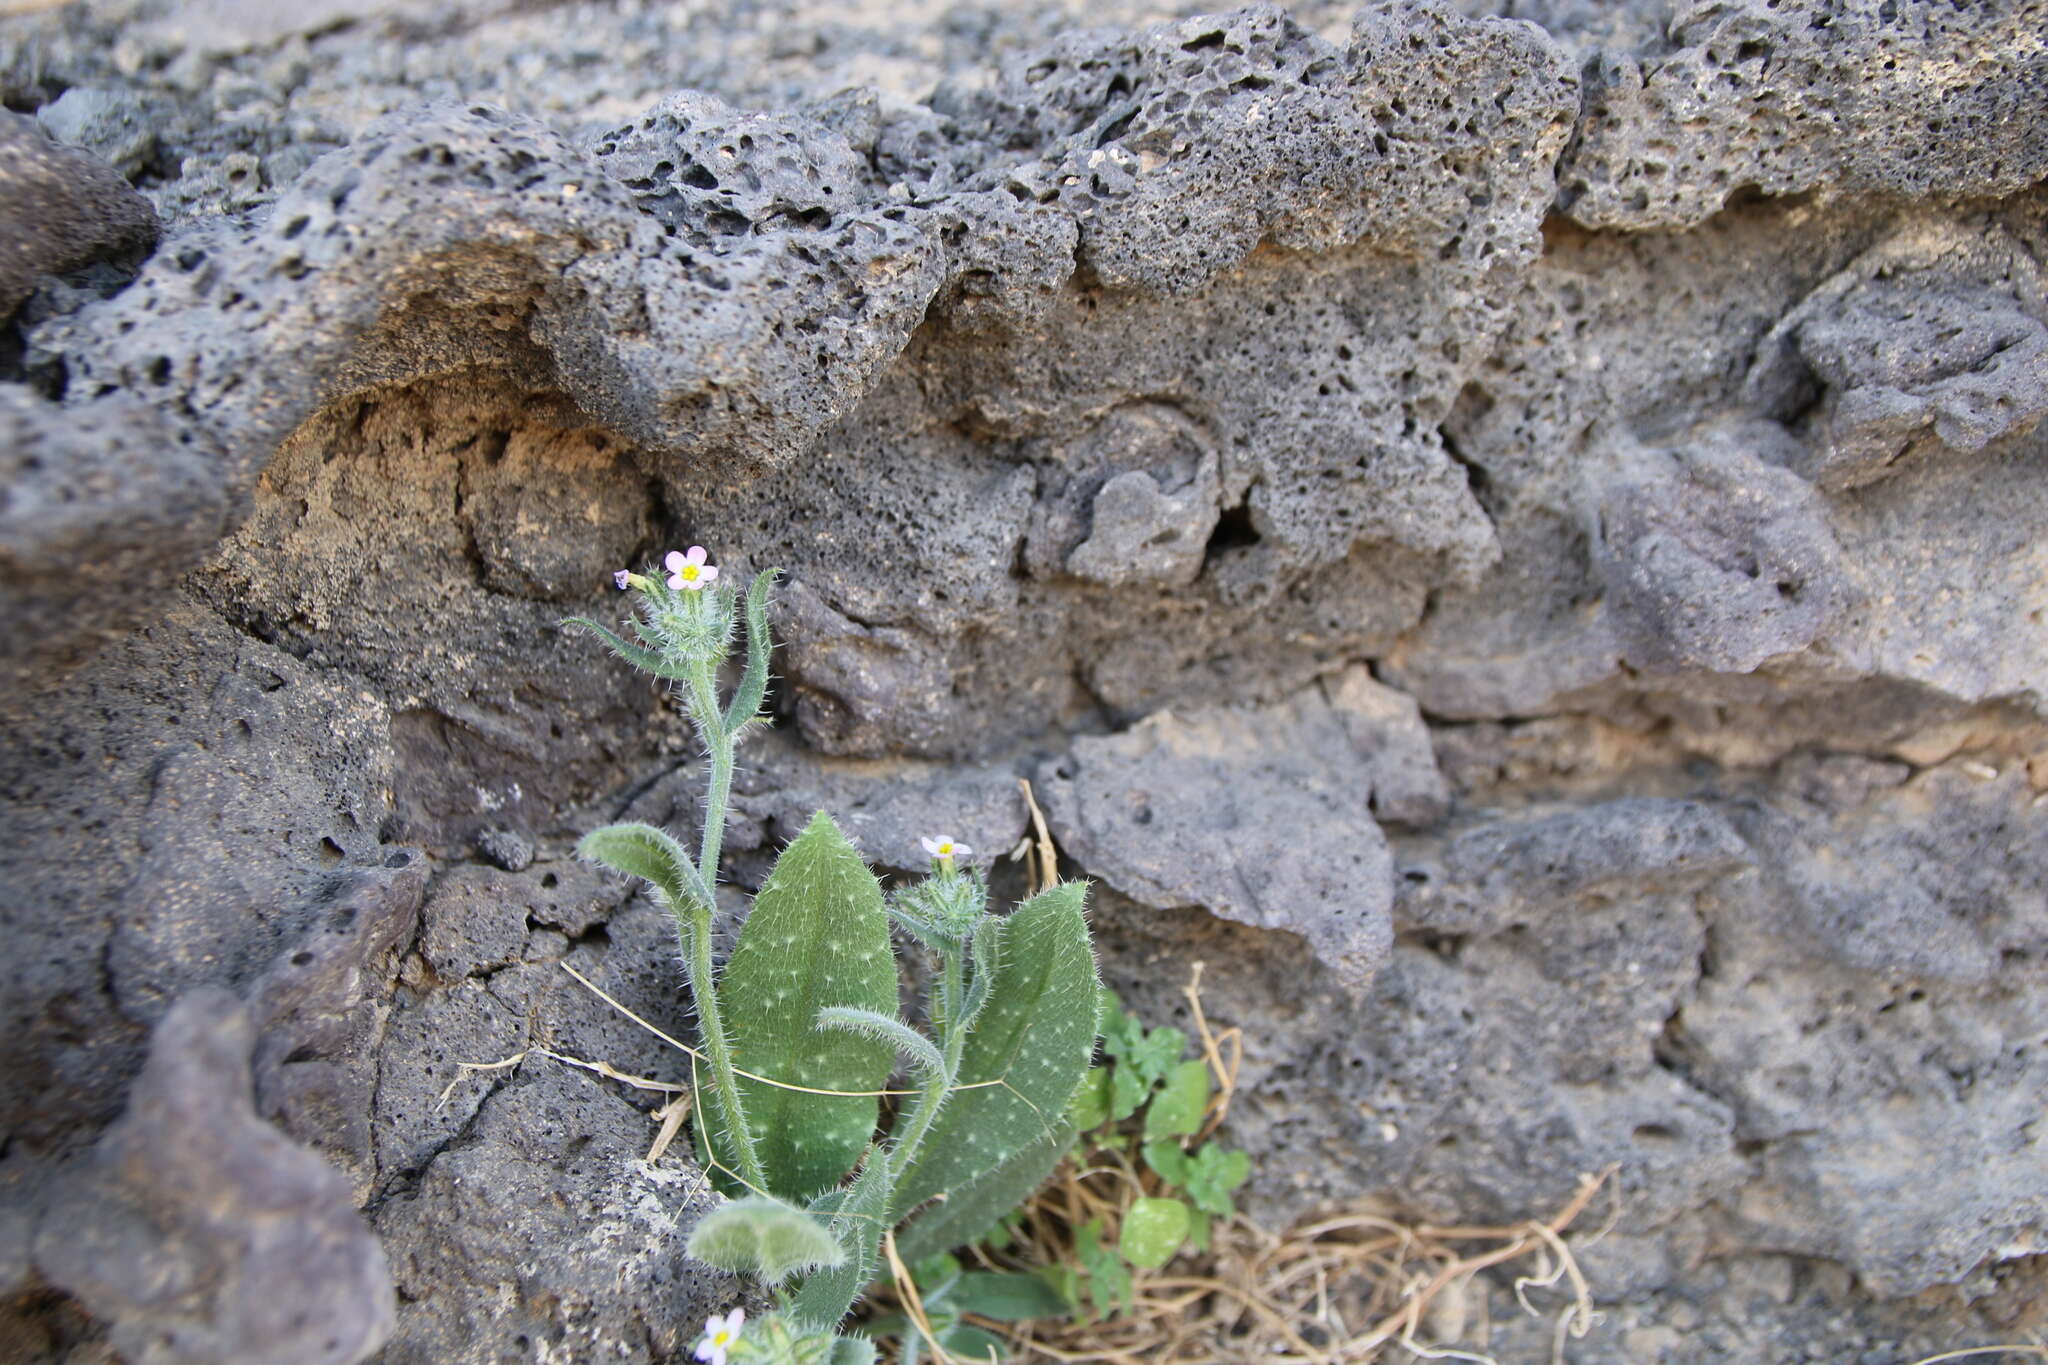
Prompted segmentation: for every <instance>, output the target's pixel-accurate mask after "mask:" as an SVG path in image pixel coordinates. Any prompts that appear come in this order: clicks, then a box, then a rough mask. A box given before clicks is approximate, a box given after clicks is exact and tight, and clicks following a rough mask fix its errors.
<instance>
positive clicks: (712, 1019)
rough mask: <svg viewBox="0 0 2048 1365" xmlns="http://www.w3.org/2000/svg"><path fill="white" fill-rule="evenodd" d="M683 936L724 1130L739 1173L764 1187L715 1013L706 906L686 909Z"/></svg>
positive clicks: (727, 1045)
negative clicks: (734, 1149)
mask: <svg viewBox="0 0 2048 1365" xmlns="http://www.w3.org/2000/svg"><path fill="white" fill-rule="evenodd" d="M678 921H679V922H680V921H681V917H680V916H678ZM683 939H684V944H685V951H686V952H687V954H688V963H689V976H690V998H691V1000H692V1001H693V1002H694V1003H695V1005H696V1006H697V1032H698V1033H699V1034H701V1035H702V1036H703V1039H704V1051H705V1052H706V1053H708V1054H709V1055H710V1057H711V1073H712V1086H713V1090H714V1092H715V1093H716V1094H717V1096H718V1107H719V1108H720V1109H722V1110H724V1111H725V1124H726V1131H727V1132H728V1133H730V1134H732V1140H733V1146H735V1147H737V1148H738V1149H739V1159H740V1175H741V1176H742V1177H743V1178H744V1179H745V1180H746V1182H747V1184H749V1185H751V1186H753V1187H754V1189H756V1190H765V1189H767V1187H768V1177H767V1176H766V1175H765V1174H764V1173H763V1171H762V1169H761V1154H760V1153H759V1152H758V1151H756V1150H755V1148H754V1130H753V1128H752V1127H751V1126H749V1125H748V1123H747V1111H746V1108H745V1106H743V1105H742V1104H741V1103H740V1081H739V1076H738V1074H737V1073H736V1072H735V1071H734V1070H733V1064H732V1041H731V1039H730V1038H728V1037H727V1035H726V1032H725V1021H724V1020H723V1019H722V1018H721V1017H720V1016H719V1013H718V990H717V978H716V977H715V976H714V975H713V974H712V970H711V907H710V906H708V905H697V906H692V907H691V908H690V911H689V922H688V924H687V925H686V927H685V929H684V933H683Z"/></svg>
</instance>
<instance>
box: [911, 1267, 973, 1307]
mask: <svg viewBox="0 0 2048 1365" xmlns="http://www.w3.org/2000/svg"><path fill="white" fill-rule="evenodd" d="M960 1275H961V1270H960V1258H959V1257H958V1256H954V1255H951V1254H948V1255H945V1256H927V1257H925V1258H924V1259H923V1260H921V1261H918V1262H916V1263H915V1264H914V1265H912V1266H911V1267H910V1278H911V1280H912V1281H913V1282H914V1283H915V1284H916V1285H917V1294H918V1297H919V1298H921V1299H923V1300H924V1302H925V1307H927V1308H929V1307H931V1306H932V1305H933V1304H934V1303H944V1302H945V1300H946V1296H947V1295H948V1294H950V1293H952V1292H953V1286H954V1285H956V1284H958V1283H959V1282H960Z"/></svg>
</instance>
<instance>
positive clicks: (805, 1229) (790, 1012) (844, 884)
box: [568, 546, 1098, 1365]
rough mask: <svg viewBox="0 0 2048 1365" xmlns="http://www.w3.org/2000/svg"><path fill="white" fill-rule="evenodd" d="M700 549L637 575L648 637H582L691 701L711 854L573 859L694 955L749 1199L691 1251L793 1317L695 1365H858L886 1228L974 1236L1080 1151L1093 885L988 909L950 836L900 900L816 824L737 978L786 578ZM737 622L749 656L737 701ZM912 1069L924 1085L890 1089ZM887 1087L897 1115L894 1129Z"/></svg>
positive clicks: (790, 860)
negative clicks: (723, 955)
mask: <svg viewBox="0 0 2048 1365" xmlns="http://www.w3.org/2000/svg"><path fill="white" fill-rule="evenodd" d="M706 559H707V556H706V555H705V552H704V550H703V548H702V547H694V546H693V547H692V548H691V549H690V550H689V551H688V552H687V553H683V552H674V553H671V554H670V555H668V557H667V559H666V561H665V568H666V573H665V574H655V575H652V576H650V575H646V574H640V573H635V572H632V571H630V570H623V569H622V570H620V571H619V573H618V574H617V575H616V576H615V581H616V583H617V585H618V587H619V588H620V589H621V590H622V591H627V592H631V593H633V594H634V595H635V606H636V612H635V615H634V619H633V621H632V624H631V631H632V634H633V635H634V637H636V638H635V639H632V640H628V639H626V638H624V637H623V636H621V635H620V634H618V633H617V632H615V631H613V630H611V629H609V628H608V627H606V626H604V625H601V624H600V623H598V622H596V621H591V620H587V619H584V618H581V617H576V618H572V619H571V621H570V622H568V624H572V625H576V626H579V627H581V628H583V629H586V630H589V631H592V632H594V633H596V634H597V635H598V636H599V637H600V638H602V639H603V640H604V641H605V643H606V644H608V645H609V646H610V647H611V649H612V651H613V652H614V653H616V654H617V655H619V656H620V657H621V658H623V659H625V660H627V661H628V662H629V663H632V664H634V665H635V666H637V667H639V668H641V669H644V670H646V671H647V672H649V673H652V674H654V676H656V677H658V678H662V679H665V680H667V681H669V682H670V683H672V684H674V685H675V687H676V688H677V690H678V693H679V695H680V697H681V699H682V702H683V705H684V708H685V709H686V711H687V712H688V714H689V717H690V720H691V722H692V724H693V726H694V727H695V729H696V732H697V738H698V740H699V741H700V743H701V744H702V746H703V748H704V752H705V758H706V778H707V780H706V792H705V805H704V828H703V836H702V840H701V842H700V843H699V846H698V848H697V851H696V852H695V854H694V855H693V854H692V853H691V852H690V851H689V850H688V849H686V848H684V847H683V845H682V844H681V843H680V842H678V841H677V840H676V839H675V838H674V837H672V836H671V835H669V834H668V833H667V832H666V831H664V830H660V829H657V828H655V827H653V826H651V825H644V824H624V825H611V826H607V827H606V828H603V829H599V830H593V831H592V832H591V833H590V834H589V835H587V836H585V838H584V839H583V841H582V843H581V844H580V845H579V846H578V849H577V852H578V854H579V855H580V856H582V857H584V858H587V859H591V860H593V861H596V862H600V863H603V864H605V865H606V866H608V867H611V868H614V869H616V870H618V871H620V872H624V873H627V874H629V875H631V876H634V877H638V878H640V879H641V880H643V881H645V882H646V883H647V884H648V886H649V887H650V888H651V894H652V895H653V896H654V898H655V899H656V901H657V902H659V903H660V904H661V906H662V907H663V908H664V909H666V910H667V911H668V912H669V914H670V915H671V916H672V917H673V918H674V920H675V924H676V931H677V935H678V937H679V938H680V940H681V943H682V962H683V976H684V981H685V984H686V986H687V988H688V990H689V993H690V999H691V1003H692V1004H693V1005H694V1006H695V1008H696V1013H697V1023H698V1030H699V1034H700V1041H701V1044H702V1057H703V1059H704V1061H705V1062H706V1063H707V1064H708V1066H709V1070H710V1074H709V1076H699V1077H697V1078H696V1080H695V1084H694V1086H693V1093H694V1096H695V1109H694V1121H693V1124H692V1128H693V1132H694V1135H695V1141H696V1146H697V1152H698V1155H699V1157H700V1159H701V1160H703V1162H704V1163H705V1165H706V1167H707V1168H708V1169H709V1170H710V1171H711V1172H712V1173H713V1176H714V1178H715V1180H716V1181H717V1182H718V1184H719V1186H720V1188H722V1189H723V1190H724V1191H725V1192H726V1193H728V1194H730V1195H733V1196H735V1198H734V1199H733V1201H732V1202H731V1203H729V1204H727V1205H725V1206H723V1207H722V1208H720V1209H718V1210H716V1211H714V1212H713V1213H712V1214H710V1215H708V1216H707V1217H705V1218H704V1219H703V1220H702V1222H700V1223H699V1225H698V1227H697V1229H696V1231H695V1233H694V1234H693V1236H692V1237H691V1240H690V1244H689V1250H690V1254H691V1255H693V1256H695V1257H696V1258H698V1259H699V1260H702V1261H704V1262H706V1263H707V1264H710V1265H714V1266H717V1267H719V1268H721V1269H725V1270H730V1271H735V1272H741V1273H747V1274H752V1275H756V1276H758V1277H759V1278H760V1279H762V1280H763V1281H764V1282H766V1283H768V1284H769V1285H771V1286H773V1287H774V1288H775V1290H776V1293H777V1296H778V1301H779V1304H780V1309H779V1311H778V1312H776V1313H774V1314H772V1315H770V1316H769V1317H767V1318H765V1319H762V1320H760V1321H758V1322H756V1323H754V1324H752V1325H751V1326H750V1325H748V1324H747V1323H746V1321H745V1317H744V1315H743V1314H741V1313H739V1310H734V1313H733V1314H731V1315H727V1316H726V1317H722V1318H714V1319H712V1320H711V1322H709V1323H707V1324H706V1331H705V1337H704V1339H703V1341H702V1342H701V1343H700V1344H699V1346H698V1352H697V1354H698V1358H699V1359H700V1360H706V1361H711V1362H713V1365H725V1362H726V1361H727V1359H728V1357H729V1358H730V1359H732V1360H735V1361H742V1362H746V1361H754V1360H760V1361H774V1362H787V1363H788V1365H795V1362H800V1361H801V1362H812V1361H816V1362H821V1365H858V1363H859V1362H862V1361H866V1360H871V1359H872V1358H873V1355H874V1349H873V1347H872V1346H871V1345H870V1344H869V1343H868V1342H866V1341H865V1340H864V1339H861V1338H857V1337H842V1336H840V1335H839V1334H838V1329H839V1326H840V1323H841V1322H842V1321H843V1320H844V1319H845V1317H846V1315H847V1313H848V1312H849V1311H850V1310H851V1308H852V1307H853V1305H854V1303H855V1301H856V1300H857V1299H858V1298H859V1297H860V1295H861V1293H862V1291H863V1290H864V1289H865V1288H866V1287H867V1285H868V1284H869V1282H870V1281H871V1280H873V1279H874V1278H875V1275H876V1271H877V1268H878V1265H879V1260H880V1253H881V1249H882V1244H883V1239H884V1235H885V1234H888V1233H891V1232H892V1231H893V1230H895V1229H898V1228H899V1227H900V1229H901V1231H900V1233H897V1234H896V1235H897V1236H898V1237H899V1238H900V1239H901V1241H902V1242H903V1243H905V1244H906V1245H909V1246H914V1247H916V1248H920V1249H921V1250H920V1251H919V1254H920V1255H931V1254H936V1253H941V1252H944V1251H946V1250H948V1249H949V1248H952V1247H955V1246H960V1245H962V1244H964V1243H967V1242H970V1241H973V1240H974V1239H976V1238H978V1237H980V1236H982V1235H983V1234H985V1233H987V1232H988V1231H989V1230H990V1229H991V1228H993V1227H994V1226H995V1225H996V1223H997V1222H998V1221H999V1220H1000V1219H1001V1218H1002V1217H1003V1216H1004V1215H1005V1214H1007V1213H1009V1212H1010V1211H1011V1210H1012V1209H1014V1208H1015V1207H1016V1206H1017V1205H1018V1204H1019V1203H1021V1202H1022V1201H1023V1200H1024V1199H1025V1198H1026V1197H1027V1196H1029V1195H1030V1193H1031V1192H1032V1190H1033V1189H1035V1188H1036V1187H1037V1186H1038V1185H1039V1184H1040V1183H1041V1182H1042V1181H1043V1180H1044V1179H1045V1177H1046V1175H1047V1174H1049V1173H1050V1172H1051V1171H1052V1169H1053V1167H1054V1166H1055V1165H1056V1164H1057V1163H1058V1162H1059V1160H1060V1158H1061V1157H1062V1156H1063V1155H1064V1154H1065V1153H1066V1151H1067V1149H1068V1148H1069V1147H1070V1146H1071V1145H1072V1143H1073V1141H1074V1138H1075V1132H1076V1130H1075V1128H1074V1126H1073V1124H1072V1123H1071V1121H1070V1120H1069V1119H1068V1118H1067V1117H1066V1115H1067V1109H1068V1105H1069V1103H1070V1101H1072V1099H1073V1098H1074V1095H1075V1093H1076V1091H1077V1090H1078V1089H1079V1088H1080V1086H1081V1084H1082V1080H1083V1078H1084V1076H1085V1075H1086V1074H1087V1072H1088V1068H1089V1062H1090V1060H1091V1058H1092V1057H1093V1055H1094V1051H1095V1042H1096V1014H1097V990H1098V987H1097V982H1096V974H1095V957H1094V952H1093V948H1092V946H1091V944H1090V942H1089V937H1088V926H1087V921H1086V919H1085V918H1084V916H1083V913H1082V912H1083V902H1084V898H1085V893H1086V888H1085V886H1084V885H1082V884H1081V883H1078V882H1073V883H1065V884H1061V885H1056V886H1052V887H1049V888H1048V889H1046V890H1045V891H1043V892H1041V893H1040V894H1039V895H1037V896H1034V897H1033V898H1032V899H1031V900H1029V901H1028V902H1026V903H1025V904H1024V905H1023V906H1022V907H1021V908H1019V909H1017V910H1016V911H1015V912H1014V913H1012V914H1010V915H1008V916H996V915H992V914H990V913H989V912H988V886H987V883H986V881H985V879H984V878H983V876H982V875H981V873H980V872H979V871H978V870H976V869H975V868H974V867H972V866H971V865H968V864H967V863H966V860H967V859H968V858H969V857H971V856H972V853H973V850H971V849H969V848H966V847H964V846H963V845H959V844H956V843H954V842H953V841H951V840H950V839H944V838H933V839H927V840H926V841H925V848H926V851H927V852H928V853H930V854H931V858H932V863H931V872H930V875H929V876H927V877H926V878H924V879H923V880H921V881H918V882H916V883H914V884H912V885H910V886H908V887H905V888H902V889H899V890H898V891H897V892H896V893H895V894H894V895H893V896H892V897H885V896H884V895H883V893H882V888H881V885H880V883H879V882H878V881H876V879H875V875H874V873H872V872H871V871H869V870H868V867H867V865H866V863H864V862H863V861H862V860H861V857H860V854H859V853H858V851H857V850H855V848H854V847H853V845H852V844H851V843H849V842H848V841H847V839H846V836H845V835H844V834H842V833H841V832H840V830H839V827H838V826H837V825H835V824H834V823H833V822H832V819H831V817H830V816H828V815H826V814H825V813H824V812H822V811H821V812H819V813H818V814H817V815H816V816H815V817H814V818H813V819H812V820H811V822H810V824H809V825H808V826H807V827H806V828H805V829H804V831H803V832H802V833H801V834H799V835H798V836H797V837H796V839H795V840H793V841H792V842H791V843H790V844H789V846H788V847H787V848H785V849H784V850H783V852H782V854H781V856H780V857H779V858H778V859H777V860H776V863H775V866H774V869H773V871H772V872H771V873H770V874H769V876H768V879H767V881H766V882H765V883H764V884H763V885H762V887H761V890H760V893H759V894H758V895H757V896H756V897H755V900H754V907H753V911H752V913H751V914H750V915H749V916H748V917H747V920H746V922H745V924H744V926H743V927H742V928H741V930H740V935H739V941H738V943H737V945H736V946H735V947H734V949H733V951H732V954H731V956H730V957H729V958H728V959H727V961H726V963H725V966H724V970H723V971H720V970H718V969H717V968H716V966H715V965H714V963H713V960H712V953H711V921H712V912H713V908H714V902H713V899H712V895H713V888H714V887H715V886H716V885H717V882H718V859H719V845H720V842H721V839H722V837H723V834H724V831H725V814H726V801H727V797H728V795H729V793H730V791H731V785H732V773H733V755H734V750H735V748H736V747H737V745H738V742H739V739H740V737H741V735H742V734H744V733H745V732H746V731H747V730H748V729H749V728H750V727H752V726H753V725H755V724H757V723H758V722H759V721H760V720H761V715H760V710H761V704H762V700H763V698H764V696H765V695H766V692H767V685H768V667H769V656H770V653H771V651H772V642H771V641H770V639H769V633H768V618H767V605H768V593H769V591H770V589H771V587H772V586H773V583H774V574H773V573H772V572H770V573H764V574H761V575H759V576H758V577H756V578H755V579H754V581H753V583H752V585H751V586H750V587H749V589H748V590H747V593H746V595H745V598H744V600H742V599H741V597H740V596H739V595H738V594H737V593H736V592H735V591H733V590H732V589H731V588H730V587H729V586H727V585H725V584H723V583H721V582H719V572H718V570H717V569H716V568H715V567H713V566H712V565H710V564H709V563H707V562H706ZM742 628H744V632H745V637H746V658H745V662H744V666H743V668H742V669H741V671H740V675H739V681H738V684H737V686H736V687H735V688H734V689H733V691H732V695H731V696H730V698H728V699H725V700H723V701H722V700H721V698H720V695H719V693H720V688H719V678H720V670H721V666H722V665H723V664H724V663H725V661H726V658H727V655H728V654H729V652H730V651H731V649H732V647H733V645H734V643H735V641H736V640H737V638H738V636H739V634H740V632H741V630H742ZM892 922H893V923H894V925H895V926H896V927H897V928H899V929H901V930H902V931H903V934H904V936H905V937H906V938H907V939H908V941H909V942H910V944H912V945H914V947H913V951H917V952H920V953H922V954H924V956H925V958H926V966H927V968H928V971H927V978H928V980H929V983H930V985H929V992H928V996H927V999H926V1001H925V1006H924V1019H925V1023H926V1030H925V1031H922V1032H920V1031H919V1030H917V1029H915V1028H912V1027H911V1026H910V1025H909V1024H908V1023H906V1022H905V1021H904V1020H903V1019H902V1018H901V1017H900V1015H899V1013H898V1000H897V994H898V982H899V976H898V967H897V960H896V956H895V953H894V950H893V947H892V942H891V934H890V926H891V923H892ZM899 1060H900V1061H901V1063H902V1064H903V1066H904V1067H905V1069H906V1070H907V1071H908V1074H909V1075H910V1077H911V1079H912V1082H913V1088H911V1089H909V1090H907V1091H886V1090H885V1089H884V1087H886V1086H887V1084H888V1082H889V1077H890V1075H891V1074H892V1073H893V1072H894V1071H895V1069H896V1065H897V1062H898V1061H899ZM885 1094H889V1095H895V1096H899V1097H900V1098H901V1099H902V1101H903V1103H902V1104H901V1106H900V1108H899V1109H898V1110H897V1112H896V1114H895V1116H894V1121H893V1123H892V1125H891V1126H890V1128H889V1130H888V1131H887V1132H886V1133H878V1132H877V1125H878V1123H879V1117H880V1105H879V1101H880V1099H881V1098H882V1097H883V1096H884V1095H885Z"/></svg>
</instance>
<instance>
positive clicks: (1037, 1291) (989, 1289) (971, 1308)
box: [949, 1270, 1067, 1322]
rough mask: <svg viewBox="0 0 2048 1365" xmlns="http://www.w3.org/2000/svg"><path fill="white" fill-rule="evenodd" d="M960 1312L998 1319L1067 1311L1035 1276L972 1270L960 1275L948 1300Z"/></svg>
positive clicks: (1014, 1319) (1016, 1319) (1052, 1315)
mask: <svg viewBox="0 0 2048 1365" xmlns="http://www.w3.org/2000/svg"><path fill="white" fill-rule="evenodd" d="M949 1302H950V1304H951V1305H952V1307H953V1308H954V1309H955V1310H956V1311H958V1312H961V1313H978V1314H980V1315H981V1316H982V1317H985V1318H993V1319H994V1320H995V1321H997V1322H1025V1321H1028V1320H1029V1319H1031V1318H1056V1317H1060V1316H1062V1315H1064V1314H1065V1313H1066V1311H1067V1306H1066V1304H1065V1303H1063V1302H1061V1300H1060V1296H1059V1295H1058V1294H1056V1293H1054V1292H1053V1288H1052V1286H1051V1285H1049V1284H1047V1283H1046V1282H1045V1281H1044V1280H1041V1279H1040V1278H1038V1276H1036V1275H997V1274H991V1273H989V1272H988V1271H985V1270H971V1271H969V1272H967V1273H966V1274H965V1275H962V1276H961V1277H960V1282H959V1283H958V1284H957V1285H955V1286H954V1287H953V1292H952V1295H951V1297H950V1299H949Z"/></svg>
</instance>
